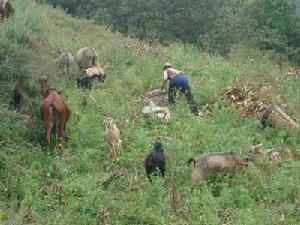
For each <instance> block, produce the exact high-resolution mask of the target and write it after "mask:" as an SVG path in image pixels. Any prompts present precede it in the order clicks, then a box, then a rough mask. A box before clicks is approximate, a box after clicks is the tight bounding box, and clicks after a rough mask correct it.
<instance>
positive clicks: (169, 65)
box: [162, 63, 173, 70]
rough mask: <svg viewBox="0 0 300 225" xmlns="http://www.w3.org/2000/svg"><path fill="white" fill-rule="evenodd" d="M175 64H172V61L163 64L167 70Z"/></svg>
mask: <svg viewBox="0 0 300 225" xmlns="http://www.w3.org/2000/svg"><path fill="white" fill-rule="evenodd" d="M172 67H173V66H172V65H171V63H165V64H164V66H163V68H162V69H163V70H166V69H168V68H172Z"/></svg>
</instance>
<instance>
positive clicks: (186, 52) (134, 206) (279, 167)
mask: <svg viewBox="0 0 300 225" xmlns="http://www.w3.org/2000/svg"><path fill="white" fill-rule="evenodd" d="M26 2H27V1H26ZM14 6H15V9H16V10H15V11H16V13H15V16H14V17H12V18H9V20H7V21H5V22H4V23H2V24H0V26H1V29H0V33H1V35H0V38H1V39H0V45H1V46H2V47H1V50H0V51H1V54H0V59H1V60H0V72H1V81H2V83H3V84H4V83H5V84H8V86H7V87H6V89H5V90H4V89H3V91H2V92H3V93H2V97H1V110H0V117H1V120H0V127H1V130H0V193H2V194H1V196H0V221H1V224H30V223H31V224H45V225H47V224H49V225H50V224H51V225H53V224H122V225H123V224H155V225H157V224H178V225H179V224H225V223H227V224H243V225H244V224H299V222H300V221H299V215H300V211H299V205H300V198H299V192H300V183H299V182H300V179H299V167H300V164H299V161H298V160H299V158H300V157H299V147H298V146H299V133H298V132H292V131H289V130H284V129H274V128H267V129H265V130H264V129H262V126H261V124H260V122H259V121H258V120H255V119H250V118H244V117H240V116H239V114H238V112H237V111H236V109H235V108H234V107H231V106H229V105H228V104H227V103H226V102H222V103H220V105H219V107H217V108H215V109H214V111H213V112H212V115H211V116H206V117H195V116H193V114H191V113H190V111H189V110H188V107H187V105H186V102H185V99H184V98H183V97H182V96H181V97H179V98H178V99H177V100H178V101H177V104H176V107H175V109H174V110H173V111H172V115H171V121H170V124H165V123H161V121H159V120H158V119H156V118H155V117H149V118H145V117H143V116H142V115H141V113H140V110H141V107H142V106H143V102H142V99H143V94H144V93H145V92H146V91H148V90H151V89H154V88H158V87H159V85H160V82H161V79H162V70H161V67H162V65H163V63H164V62H167V61H168V62H171V63H172V64H174V65H176V66H177V67H178V68H180V69H182V70H183V71H184V72H185V73H186V74H187V75H188V76H189V80H190V82H191V88H192V92H193V94H194V96H195V99H196V100H197V101H198V102H199V103H200V104H201V105H204V104H206V103H207V102H209V101H210V100H211V99H212V98H213V97H214V96H215V95H217V94H218V92H219V91H220V90H221V89H222V88H224V87H227V86H229V85H230V84H231V81H232V80H233V79H234V78H236V77H237V76H246V77H247V78H249V79H252V80H253V81H254V82H255V81H258V80H261V79H262V78H264V79H266V80H276V79H277V81H276V85H274V92H276V93H280V94H281V95H282V97H283V99H284V100H285V103H286V105H287V110H288V112H289V113H291V115H293V116H294V117H295V118H299V104H298V102H299V101H297V99H299V92H298V91H297V85H298V83H299V80H298V79H296V80H286V79H285V78H284V76H283V74H281V72H280V69H279V67H278V66H276V65H274V63H273V62H272V61H270V60H269V59H268V58H267V57H266V55H265V54H264V53H262V52H259V51H256V50H252V49H247V48H246V47H241V46H239V47H237V48H236V49H235V50H234V51H233V53H232V55H230V57H229V58H227V59H224V58H222V57H220V56H217V55H209V54H204V53H201V52H199V51H198V50H196V49H195V48H193V47H190V46H182V45H180V44H176V43H174V44H172V45H171V46H170V47H167V48H166V47H161V46H149V45H147V44H145V43H142V42H139V41H137V40H134V39H130V38H125V37H122V36H121V35H120V34H118V33H112V32H111V31H109V30H107V29H105V28H104V27H101V26H96V25H95V24H94V23H93V21H87V20H80V19H76V18H73V17H71V16H69V15H66V14H65V13H64V12H63V11H62V10H59V9H53V8H52V7H50V6H40V5H38V4H37V3H35V2H34V1H28V3H26V4H25V2H24V1H21V0H15V1H14ZM2 28H3V29H2ZM84 46H91V47H94V48H95V49H96V50H97V51H98V53H99V55H100V63H104V62H106V61H111V62H112V63H113V65H114V68H113V69H112V70H111V71H109V72H108V74H107V79H106V81H105V82H104V83H100V84H97V85H94V87H93V89H92V90H87V91H86V90H78V89H77V87H76V82H75V78H76V77H77V76H79V75H81V72H80V71H79V69H78V68H77V66H75V67H74V68H73V71H72V73H71V74H62V73H61V71H59V69H58V66H57V63H56V58H57V57H58V54H57V50H58V49H59V48H60V47H65V48H66V49H68V50H69V51H70V52H71V53H72V54H73V55H75V54H76V52H77V50H78V49H79V48H80V47H84ZM249 59H254V61H253V60H250V61H249ZM286 68H287V67H284V69H286ZM41 72H44V73H46V74H47V76H48V78H49V82H50V84H51V86H53V87H56V88H58V89H60V90H63V96H64V98H65V99H66V101H67V102H68V104H69V105H70V108H71V110H72V112H71V118H70V121H69V122H68V124H67V133H68V135H69V136H70V140H69V141H68V142H67V143H65V144H64V148H65V150H67V151H68V152H69V153H70V154H71V156H69V157H66V158H64V157H59V156H57V155H56V153H55V150H52V151H49V150H47V149H46V148H45V147H44V141H43V139H44V136H43V132H44V131H43V126H42V123H41V120H40V118H39V102H40V98H39V96H37V95H38V94H36V96H33V97H30V96H28V97H27V99H26V101H23V103H22V104H23V109H22V110H21V112H19V113H18V112H17V113H12V111H10V110H8V109H7V108H8V103H9V101H10V99H9V98H10V91H11V90H12V88H13V85H14V84H15V82H16V79H15V78H12V76H13V74H15V73H17V74H20V76H22V77H23V76H26V81H27V83H26V88H27V89H28V90H33V91H35V92H36V93H38V92H39V87H38V85H37V83H36V78H37V76H38V75H39V74H40V73H41ZM26 93H28V92H26ZM83 96H87V105H86V106H85V107H84V106H83V105H82V98H83ZM24 114H27V115H29V117H24ZM108 116H111V117H113V118H115V119H116V123H117V125H118V127H119V128H120V131H121V137H122V140H123V148H122V150H121V151H120V152H118V160H116V161H112V160H107V154H108V152H109V150H108V146H107V145H106V144H105V142H104V139H103V132H104V124H103V120H104V119H105V118H106V117H108ZM154 140H161V141H162V142H163V144H164V147H165V154H166V156H167V174H166V180H165V181H164V182H163V181H162V180H161V179H155V180H154V181H153V182H152V183H151V184H150V183H149V182H148V180H147V178H146V176H145V171H144V168H143V162H144V158H145V156H146V155H147V153H148V152H149V151H150V149H151V145H150V144H151V142H153V141H154ZM258 143H263V145H264V146H265V147H267V148H272V147H273V148H274V149H279V148H283V149H286V148H289V149H290V150H291V152H292V155H293V160H289V159H287V157H284V158H283V161H282V162H281V163H279V164H277V163H274V162H269V161H266V160H262V162H258V163H257V164H256V165H254V164H252V163H250V165H249V167H248V168H246V169H244V170H242V171H239V172H238V173H237V174H236V176H234V177H232V178H230V177H222V178H221V177H219V178H216V179H208V180H207V181H205V182H204V183H203V184H202V185H201V187H199V188H198V189H197V190H195V191H193V192H191V180H190V173H191V168H190V166H189V165H187V159H188V158H190V157H196V156H197V155H200V154H203V153H208V152H217V151H229V150H232V151H234V152H237V153H239V154H241V155H242V156H247V155H248V154H249V153H248V150H249V147H250V145H251V144H258ZM114 172H118V173H122V174H123V175H122V176H120V177H119V178H117V179H115V180H113V181H112V182H111V183H110V184H109V185H108V186H107V187H104V186H103V185H102V183H103V182H104V181H105V180H106V179H107V178H108V177H109V176H110V175H111V174H112V173H114Z"/></svg>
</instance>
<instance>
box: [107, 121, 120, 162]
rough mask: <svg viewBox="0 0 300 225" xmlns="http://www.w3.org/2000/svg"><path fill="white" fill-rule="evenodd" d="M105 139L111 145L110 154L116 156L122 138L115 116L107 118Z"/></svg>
mask: <svg viewBox="0 0 300 225" xmlns="http://www.w3.org/2000/svg"><path fill="white" fill-rule="evenodd" d="M105 123H106V125H105V132H104V140H105V141H106V143H107V144H108V146H109V150H110V154H111V155H112V157H113V158H115V157H116V149H117V148H119V147H121V143H122V140H121V139H120V130H119V129H118V128H117V125H116V124H115V122H114V120H113V118H111V117H108V118H106V119H105Z"/></svg>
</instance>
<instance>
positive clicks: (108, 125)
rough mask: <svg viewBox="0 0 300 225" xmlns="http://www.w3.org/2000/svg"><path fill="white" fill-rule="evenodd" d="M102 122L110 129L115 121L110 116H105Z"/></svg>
mask: <svg viewBox="0 0 300 225" xmlns="http://www.w3.org/2000/svg"><path fill="white" fill-rule="evenodd" d="M104 122H105V127H106V128H107V129H112V128H113V127H114V126H115V122H114V119H113V118H112V117H107V118H106V119H105V120H104Z"/></svg>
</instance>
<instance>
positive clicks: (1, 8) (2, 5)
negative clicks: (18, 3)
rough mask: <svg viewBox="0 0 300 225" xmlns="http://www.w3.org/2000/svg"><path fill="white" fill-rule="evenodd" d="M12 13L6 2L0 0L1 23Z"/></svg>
mask: <svg viewBox="0 0 300 225" xmlns="http://www.w3.org/2000/svg"><path fill="white" fill-rule="evenodd" d="M14 12H15V11H14V8H13V7H12V4H11V3H10V2H9V1H8V0H0V14H1V21H3V19H4V17H6V18H8V17H9V16H12V15H13V14H14Z"/></svg>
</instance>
